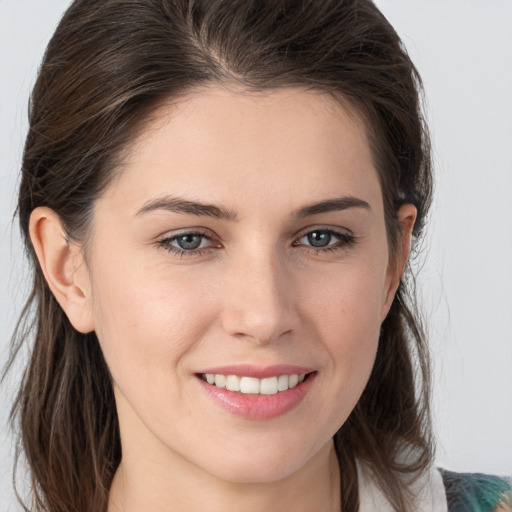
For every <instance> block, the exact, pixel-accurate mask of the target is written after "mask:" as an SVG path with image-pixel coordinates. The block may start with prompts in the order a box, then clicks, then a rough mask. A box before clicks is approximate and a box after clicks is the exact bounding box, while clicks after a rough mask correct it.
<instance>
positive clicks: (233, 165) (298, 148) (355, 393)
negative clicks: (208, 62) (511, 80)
mask: <svg viewBox="0 0 512 512" xmlns="http://www.w3.org/2000/svg"><path fill="white" fill-rule="evenodd" d="M177 199H178V200H179V201H180V202H179V204H178V203H177V202H176V200H177ZM184 201H188V202H187V203H186V205H188V206H190V202H193V203H194V205H195V206H194V208H193V209H192V210H191V209H190V208H188V210H187V211H184V209H183V205H184V204H185V203H184ZM197 204H200V205H203V206H204V205H209V207H210V209H208V208H206V209H205V208H203V209H201V208H199V209H198V208H197ZM177 205H178V206H177ZM179 205H181V207H180V206H179ZM313 205H316V206H313ZM319 205H320V206H319ZM212 206H214V207H216V208H217V210H215V209H212V208H211V207H212ZM415 219H416V209H415V208H414V206H412V205H411V204H404V205H403V206H402V207H401V208H400V210H399V211H398V217H397V220H398V223H399V226H400V230H401V236H400V237H399V241H398V248H397V250H396V252H395V253H394V254H393V256H391V254H390V251H389V244H388V239H387V234H386V228H385V224H384V211H383V200H382V193H381V189H380V183H379V179H378V174H377V171H376V169H375V166H374V163H373V159H372V154H371V150H370V146H369V143H368V139H367V136H366V132H365V129H364V125H363V123H362V121H361V120H360V119H359V118H358V116H357V115H356V114H354V113H349V112H347V111H346V110H345V109H344V108H343V107H342V106H341V105H340V104H339V103H337V102H336V101H334V100H333V99H332V98H331V97H330V96H328V95H327V94H318V93H311V92H305V91H301V90H299V89H285V90H280V91H266V92H265V93H252V94H249V93H243V92H242V91H239V90H236V89H234V88H231V89H228V88H225V87H221V86H217V85H215V86H211V87H209V88H205V89H204V90H202V91H200V92H199V91H196V92H194V93H193V94H190V95H188V96H186V97H184V98H183V99H181V100H180V101H179V102H177V103H174V104H172V105H171V104H168V105H163V106H161V107H160V108H159V110H158V112H157V115H155V116H153V120H152V121H151V122H150V123H149V124H148V125H147V126H146V127H145V128H144V129H143V130H142V133H141V135H140V137H139V138H138V139H137V140H136V141H135V142H134V144H133V147H132V148H131V151H130V154H129V156H128V158H127V159H126V162H125V163H124V165H123V166H122V168H121V169H120V174H119V177H118V178H117V179H115V180H114V181H113V183H112V184H111V185H110V186H109V187H108V189H107V190H106V191H105V193H104V194H103V195H102V196H101V197H100V198H99V199H97V201H96V203H95V208H94V217H93V221H92V225H91V227H90V239H89V240H88V247H87V249H88V250H87V255H88V257H87V259H86V260H85V259H84V251H83V247H81V246H80V244H76V243H68V242H67V241H66V238H65V237H64V236H63V229H62V226H61V223H60V219H59V217H58V216H57V215H56V214H55V212H53V211H52V210H50V209H48V208H44V207H41V208H37V209H36V210H35V211H34V212H33V213H32V216H31V221H30V235H31V239H32V242H33V244H34V248H35V250H36V253H37V255H38V258H39V261H40V263H41V267H42V269H43V272H44V274H45V277H46V279H47V281H48V283H49V286H50V288H51V290H52V292H53V293H54V295H55V297H56V298H57V300H58V301H59V303H60V305H61V306H62V308H63V309H64V311H65V312H66V314H67V316H68V318H69V319H70V321H71V323H72V324H73V326H74V327H75V328H76V329H77V330H79V331H81V332H90V331H93V330H94V331H95V332H96V334H97V336H98V339H99V341H100V344H101V347H102V350H103V353H104V355H105V359H106V361H107V364H108V365H109V368H110V371H111V373H112V377H113V381H114V391H115V396H116V404H117V408H118V415H119V421H120V430H121V438H122V439H121V441H122V450H123V458H122V461H121V465H120V467H119V469H118V471H117V473H116V476H115V479H114V482H113V485H112V489H111V496H110V504H109V512H121V511H122V512H134V511H137V512H146V511H147V512H149V511H151V512H155V511H157V512H168V511H173V512H182V511H183V512H184V511H187V512H190V511H193V512H194V511H198V512H199V511H201V512H217V511H219V512H220V511H225V510H244V511H245V512H263V511H265V512H268V511H269V510H295V511H303V512H309V511H311V512H313V511H314V512H317V511H318V510H323V511H332V512H334V511H336V512H339V511H340V510H341V505H340V503H341V497H340V490H339V488H340V474H339V469H338V465H337V460H336V456H335V453H334V448H333V444H332V436H333V435H334V434H335V432H336V431H337V430H338V428H339V427H340V426H341V425H342V424H343V422H344V421H345V420H346V418H347V417H348V415H349V414H350V412H351V411H352V409H353V407H354V406H355V404H356V403H357V401H358V399H359V397H360V396H361V393H362V391H363V389H364V387H365V384H366V382H367V380H368V377H369V375H370V372H371V368H372V365H373V362H374V359H375V353H376V349H377V344H378V336H379V329H380V325H381V323H382V321H383V320H384V318H385V317H386V315H387V313H388V311H389V308H390V306H391V302H392V300H393V297H394V294H395V292H396V289H397V287H398V284H399V280H400V276H401V274H402V272H403V268H404V266H405V263H406V260H407V256H408V253H409V249H410V240H411V233H412V229H413V226H414V222H415ZM186 234H189V237H190V236H191V234H192V238H188V239H187V240H188V241H189V242H190V241H191V240H192V239H193V238H194V237H196V238H195V239H194V240H198V241H200V245H199V248H198V249H190V248H189V247H187V248H186V249H184V248H183V247H180V243H181V242H182V241H183V239H179V238H178V235H181V236H183V235H186ZM173 237H174V238H173ZM319 239H322V240H323V241H322V243H324V244H325V245H323V246H321V247H320V246H318V245H317V246H316V247H315V246H313V245H312V244H313V243H318V240H319ZM169 249H170V250H169ZM177 249H178V250H181V251H182V253H181V254H176V253H175V251H176V250H177ZM173 251H174V252H173ZM194 251H195V252H194ZM198 251H199V252H198ZM239 363H250V364H254V365H259V366H268V365H273V364H293V365H302V366H307V367H311V368H314V369H315V372H316V379H315V381H314V383H313V385H312V387H311V389H310V391H309V392H308V394H307V395H306V397H305V398H304V399H303V400H302V401H301V402H300V403H299V404H298V405H297V406H296V407H294V408H293V409H291V410H290V411H288V412H286V413H285V414H282V415H280V416H278V417H275V418H272V419H267V420H254V419H247V418H243V417H239V416H236V415H234V414H232V413H231V412H229V411H226V410H225V409H223V408H222V407H220V406H219V405H218V404H216V403H212V402H211V400H210V399H209V398H208V397H206V396H205V395H204V394H203V393H201V390H200V389H199V386H198V376H197V372H198V371H200V368H204V367H208V366H215V365H226V364H239Z"/></svg>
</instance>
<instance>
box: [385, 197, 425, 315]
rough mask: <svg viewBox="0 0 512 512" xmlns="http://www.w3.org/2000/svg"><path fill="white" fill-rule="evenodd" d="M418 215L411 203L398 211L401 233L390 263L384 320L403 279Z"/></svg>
mask: <svg viewBox="0 0 512 512" xmlns="http://www.w3.org/2000/svg"><path fill="white" fill-rule="evenodd" d="M417 215H418V210H417V209H416V207H415V206H414V205H413V204H411V203H405V204H403V205H402V206H401V207H400V209H399V210H398V213H397V221H398V225H399V227H400V233H399V235H398V240H397V245H396V250H395V254H394V255H393V258H391V259H390V261H389V266H388V278H387V286H386V297H385V300H384V308H383V316H382V320H384V318H385V317H386V315H387V313H388V311H389V309H390V307H391V304H392V302H393V298H394V297H395V293H396V291H397V289H398V285H399V284H400V279H401V278H402V274H403V272H404V269H405V265H406V264H407V259H408V257H409V253H410V251H411V242H412V232H413V229H414V224H415V223H416V217H417Z"/></svg>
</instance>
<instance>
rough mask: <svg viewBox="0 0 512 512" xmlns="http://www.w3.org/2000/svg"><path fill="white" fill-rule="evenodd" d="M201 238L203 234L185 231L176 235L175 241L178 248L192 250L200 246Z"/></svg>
mask: <svg viewBox="0 0 512 512" xmlns="http://www.w3.org/2000/svg"><path fill="white" fill-rule="evenodd" d="M203 239H204V236H203V235H198V234H195V233H187V234H185V235H179V236H177V237H176V238H175V241H176V244H177V245H178V247H179V248H180V249H183V250H185V251H193V250H195V249H198V248H199V247H200V246H201V243H202V241H203Z"/></svg>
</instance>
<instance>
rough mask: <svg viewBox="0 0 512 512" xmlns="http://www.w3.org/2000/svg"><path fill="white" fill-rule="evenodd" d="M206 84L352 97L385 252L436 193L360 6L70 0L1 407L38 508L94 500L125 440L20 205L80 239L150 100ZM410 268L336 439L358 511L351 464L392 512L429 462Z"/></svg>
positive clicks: (402, 72)
mask: <svg viewBox="0 0 512 512" xmlns="http://www.w3.org/2000/svg"><path fill="white" fill-rule="evenodd" d="M211 83H220V84H235V85H237V86H241V87H242V88H244V89H246V90H247V91H263V90H269V91H271V90H275V89H281V88H288V87H301V88H304V89H306V90H317V91H325V92H329V93H330V94H333V96H334V97H336V98H337V99H338V101H340V102H341V103H342V104H343V105H349V106H352V107H353V109H354V111H355V112H357V113H358V114H359V115H360V116H361V118H362V119H363V120H364V121H365V125H366V128H367V130H368V136H369V140H370V143H371V147H372V151H373V155H374V159H375V165H376V168H377V170H378V173H379V179H380V183H381V186H382V193H383V199H384V208H385V218H386V227H387V232H388V239H389V243H390V247H391V248H392V249H393V248H395V247H396V246H397V240H398V237H399V236H400V230H399V226H398V223H397V218H396V213H397V211H398V208H399V207H400V206H401V205H402V204H404V203H406V202H410V203H413V204H414V205H415V206H416V207H417V209H418V218H417V221H416V225H415V228H414V233H415V236H420V235H421V232H422V229H423V226H424V222H425V217H426V214H427V212H428V209H429V206H430V202H431V192H432V173H431V160H430V147H429V138H428V132H427V130H426V127H425V124H424V121H423V118H422V115H421V110H420V104H419V91H421V80H420V77H419V75H418V73H417V71H416V69H415V67H414V65H413V64H412V62H411V61H410V59H409V57H408V55H407V53H406V51H405V49H404V48H403V46H402V44H401V41H400V39H399V37H398V36H397V34H396V32H395V31H394V30H393V28H392V27H391V25H390V24H389V23H388V22H387V20H386V19H385V18H384V16H383V15H382V14H381V13H380V12H379V10H378V9H377V8H376V7H375V5H374V4H373V3H372V2H371V1H370V0H324V1H322V2H318V1H317V0H278V1H275V0H274V1H262V0H136V1H135V0H76V1H75V2H73V4H72V5H71V7H70V8H69V9H68V11H67V12H66V13H65V15H64V16H63V18H62V20H61V22H60V24H59V26H58V27H57V30H56V32H55V34H54V36H53V37H52V39H51V41H50V43H49V45H48V48H47V50H46V53H45V55H44V58H43V63H42V66H41V68H40V71H39V75H38V78H37V81H36V84H35V87H34V89H33V93H32V96H31V103H30V112H29V123H30V127H29V132H28V135H27V139H26V144H25V149H24V156H23V163H22V171H21V172H22V180H21V186H20V191H19V202H18V210H17V211H18V215H19V222H20V226H21V230H22V233H23V236H24V240H25V247H26V252H27V254H28V257H29V260H30V261H31V264H32V268H33V288H32V293H31V295H30V297H29V299H28V301H27V304H26V307H25V309H24V310H23V313H22V316H21V318H20V321H19V322H18V327H17V329H16V331H15V333H14V335H13V345H12V351H11V358H10V362H9V363H8V366H12V362H13V360H14V358H15V357H16V354H17V353H18V352H19V351H20V348H21V346H22V345H23V344H24V343H28V342H29V340H32V342H33V348H32V352H31V356H30V360H29V363H28V366H27V369H26V371H25V373H24V376H23V381H22V384H21V387H20V391H19V394H18V396H17V398H16V401H15V404H14V408H13V412H12V418H13V419H14V420H16V419H17V421H19V425H20V433H21V434H20V436H21V443H22V446H23V450H24V452H25V455H26V458H27V461H28V464H29V467H30V471H31V475H32V490H33V497H34V509H35V510H36V511H37V512H64V511H65V512H75V511H76V512H85V511H89V510H97V511H100V512H102V511H103V512H104V511H106V508H107V504H108V491H109V487H110V484H111V482H112V478H113V476H114V473H115V471H116V468H117V466H118V464H119V462H120V459H121V444H120V438H119V426H118V420H117V414H116V408H115V402H114V396H113V390H112V382H111V377H110V374H109V370H108V368H107V365H106V363H105V360H104V358H103V355H102V353H101V350H100V347H99V343H98V340H97V338H96V335H95V334H94V333H90V334H80V333H79V332H77V331H76V330H75V329H74V328H73V327H72V326H71V324H70V323H69V320H68V319H67V317H66V315H65V314H64V312H63V310H62V309H61V308H60V306H59V305H58V303H57V301H56V300H55V298H54V297H53V295H52V294H51V292H50V290H49V288H48V285H47V283H46V282H45V280H44V277H43V275H42V272H41V269H40V267H39V264H38V261H37V258H36V256H35V253H34V250H33V248H32V246H31V243H30V239H29V235H28V225H29V218H30V214H31V212H32V211H33V210H34V209H35V208H36V207H38V206H47V207H49V208H51V209H53V210H54V211H55V212H56V213H57V214H58V215H59V216H60V218H61V220H62V222H63V226H64V229H65V230H66V234H67V236H68V238H69V240H70V241H78V242H82V243H85V242H86V240H87V234H88V232H89V229H88V228H89V226H90V222H91V219H92V216H93V209H94V202H95V200H96V199H97V198H98V197H100V196H101V194H102V193H103V192H104V191H105V190H106V188H107V187H108V186H109V184H110V183H111V181H112V180H113V179H114V177H115V175H116V173H117V172H122V165H121V164H122V161H123V158H124V156H125V155H126V154H127V152H128V151H129V149H130V145H131V144H132V143H133V141H134V140H135V138H136V136H137V134H138V133H139V132H140V130H141V129H142V128H143V127H144V125H145V123H146V122H147V120H148V119H149V118H150V117H151V115H152V114H153V113H154V112H155V110H156V109H157V107H158V106H159V105H161V104H162V103H163V102H164V101H173V100H175V99H177V98H180V97H182V96H183V95H185V94H187V93H190V92H192V91H194V90H195V89H196V88H201V87H202V86H205V85H208V84H211ZM120 169H121V171H120ZM85 246H86V244H85ZM408 272H409V270H408V269H407V270H406V275H405V276H404V278H403V279H402V282H401V284H400V286H399V289H398V292H397V294H396V296H395V299H394V301H393V304H392V306H391V310H390V312H389V315H388V316H387V318H386V320H385V321H384V323H383V324H382V330H381V336H380V340H379V347H378V352H377V357H376V362H375V365H374V368H373V372H372V374H371V377H370V379H369V382H368V385H367V387H366V389H365V391H364V393H363V395H362V397H361V399H360V400H359V403H358V404H357V406H356V408H355V409H354V411H353V412H352V414H351V415H350V417H349V418H348V420H347V421H346V422H345V424H344V425H343V426H342V427H341V428H340V430H339V431H338V432H337V433H336V435H335V438H334V441H335V447H336V451H337V455H338V460H339V464H340V469H341V486H342V489H341V495H342V506H343V511H344V512H355V511H356V510H357V509H358V503H359V497H358V482H357V471H356V461H357V460H363V461H367V462H368V463H369V464H370V465H371V467H372V468H373V472H374V475H375V477H376V480H377V482H378V483H379V485H380V487H381V489H382V491H383V492H384V494H385V495H386V496H387V497H388V499H389V500H390V502H391V503H392V505H393V507H394V508H395V510H397V511H403V510H407V508H408V503H409V498H410V497H409V496H408V495H407V491H406V489H407V485H404V482H405V483H406V484H407V482H410V481H412V480H414V478H415V476H416V475H419V474H420V472H421V471H422V470H424V469H426V468H427V467H428V466H429V465H430V464H431V462H432V457H433V448H432V438H431V430H430V428H431V427H430V410H429V390H430V377H429V375H430V374H429V364H428V354H427V347H426V341H425V335H424V332H423V330H422V327H421V322H420V321H419V316H418V312H417V310H416V306H415V303H414V299H413V297H414V282H413V280H412V278H411V277H410V275H408ZM30 318H32V321H30V320H28V319H30ZM404 446H407V447H408V448H410V456H409V457H408V458H407V459H406V460H403V457H402V453H401V451H402V449H403V447H404Z"/></svg>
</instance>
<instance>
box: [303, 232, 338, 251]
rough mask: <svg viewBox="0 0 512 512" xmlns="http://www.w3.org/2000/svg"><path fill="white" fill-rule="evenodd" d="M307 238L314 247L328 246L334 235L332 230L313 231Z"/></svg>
mask: <svg viewBox="0 0 512 512" xmlns="http://www.w3.org/2000/svg"><path fill="white" fill-rule="evenodd" d="M306 238H307V240H308V242H309V244H310V245H312V246H313V247H326V246H328V245H330V243H331V242H332V238H333V236H332V232H331V231H311V232H310V233H308V234H307V235H306Z"/></svg>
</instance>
